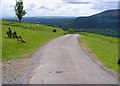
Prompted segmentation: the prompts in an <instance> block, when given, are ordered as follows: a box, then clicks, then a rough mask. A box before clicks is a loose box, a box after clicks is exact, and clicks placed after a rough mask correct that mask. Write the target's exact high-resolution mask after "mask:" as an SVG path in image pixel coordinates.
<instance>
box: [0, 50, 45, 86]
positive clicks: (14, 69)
mask: <svg viewBox="0 0 120 86" xmlns="http://www.w3.org/2000/svg"><path fill="white" fill-rule="evenodd" d="M43 49H44V48H43ZM38 50H40V49H38ZM37 53H39V52H38V51H37V52H36V53H35V54H34V55H32V57H31V58H22V59H18V60H10V61H7V62H3V63H2V84H29V81H30V79H31V78H32V74H33V71H34V68H36V67H37V66H38V65H39V62H40V57H41V56H40V55H41V54H39V56H36V54H37ZM24 56H25V57H26V56H28V54H26V55H24Z"/></svg>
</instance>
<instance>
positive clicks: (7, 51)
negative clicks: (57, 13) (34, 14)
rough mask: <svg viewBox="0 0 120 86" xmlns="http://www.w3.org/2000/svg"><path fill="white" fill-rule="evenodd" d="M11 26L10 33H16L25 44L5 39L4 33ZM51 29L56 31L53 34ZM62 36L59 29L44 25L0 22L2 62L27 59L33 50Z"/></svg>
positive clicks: (12, 39)
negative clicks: (0, 23)
mask: <svg viewBox="0 0 120 86" xmlns="http://www.w3.org/2000/svg"><path fill="white" fill-rule="evenodd" d="M9 26H11V29H12V31H16V32H17V35H18V36H22V38H23V39H24V40H25V41H26V43H25V44H22V43H20V42H19V41H17V39H14V38H11V39H10V38H6V37H7V35H6V31H8V27H9ZM53 29H57V32H56V33H53V32H52V31H53ZM61 35H63V31H62V30H61V29H59V28H53V27H49V26H45V25H34V24H27V23H21V25H20V27H19V23H15V22H8V21H3V22H2V61H7V60H10V59H19V58H28V57H30V56H31V55H32V54H33V52H35V50H37V49H38V48H39V47H41V46H43V45H44V44H46V43H47V42H48V41H50V40H52V39H54V38H56V37H59V36H61Z"/></svg>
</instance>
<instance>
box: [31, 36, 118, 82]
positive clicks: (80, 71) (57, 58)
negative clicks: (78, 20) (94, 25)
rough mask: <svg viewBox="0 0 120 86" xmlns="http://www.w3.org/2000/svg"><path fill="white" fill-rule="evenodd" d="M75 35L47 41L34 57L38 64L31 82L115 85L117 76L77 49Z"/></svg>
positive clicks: (76, 37) (77, 43) (78, 46)
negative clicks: (38, 61) (37, 59)
mask: <svg viewBox="0 0 120 86" xmlns="http://www.w3.org/2000/svg"><path fill="white" fill-rule="evenodd" d="M78 37H79V35H78V34H71V35H70V34H68V35H65V36H62V37H59V38H56V39H54V40H52V41H51V42H49V43H48V44H47V45H46V46H45V47H44V49H43V50H42V51H40V52H38V53H37V54H36V56H38V57H40V58H41V60H40V64H39V66H38V67H37V68H35V70H34V74H33V77H32V78H31V81H30V83H31V84H118V80H117V78H115V77H113V76H112V75H110V74H109V73H108V72H106V71H105V70H103V69H102V68H101V67H99V66H98V65H97V64H96V63H95V62H94V61H93V60H92V59H91V58H90V57H89V56H87V55H86V54H85V52H84V51H83V50H82V49H81V48H80V45H79V42H78Z"/></svg>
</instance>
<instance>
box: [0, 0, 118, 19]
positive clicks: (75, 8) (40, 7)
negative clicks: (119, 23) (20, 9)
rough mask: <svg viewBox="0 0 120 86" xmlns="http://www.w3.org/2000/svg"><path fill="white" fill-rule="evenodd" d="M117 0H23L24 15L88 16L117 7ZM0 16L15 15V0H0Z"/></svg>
mask: <svg viewBox="0 0 120 86" xmlns="http://www.w3.org/2000/svg"><path fill="white" fill-rule="evenodd" d="M118 1H119V0H23V2H24V9H25V10H26V11H27V14H26V16H28V17H34V16H90V15H93V14H96V13H99V12H102V11H105V10H110V9H117V8H118ZM0 4H1V6H2V13H1V10H0V14H2V17H7V16H8V17H15V12H14V5H15V0H1V2H0Z"/></svg>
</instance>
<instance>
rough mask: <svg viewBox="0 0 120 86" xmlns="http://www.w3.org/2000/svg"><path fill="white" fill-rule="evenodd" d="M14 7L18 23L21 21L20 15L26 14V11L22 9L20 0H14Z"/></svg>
mask: <svg viewBox="0 0 120 86" xmlns="http://www.w3.org/2000/svg"><path fill="white" fill-rule="evenodd" d="M14 8H15V14H16V16H17V18H18V19H19V23H20V22H21V19H22V17H23V16H24V15H25V14H26V11H25V10H24V9H23V8H24V6H23V1H22V0H16V5H15V6H14Z"/></svg>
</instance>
